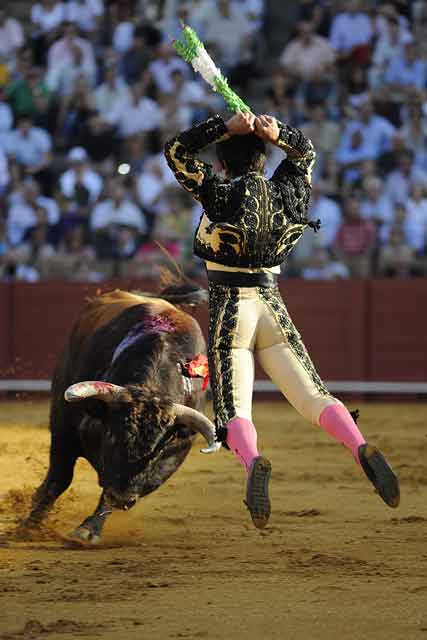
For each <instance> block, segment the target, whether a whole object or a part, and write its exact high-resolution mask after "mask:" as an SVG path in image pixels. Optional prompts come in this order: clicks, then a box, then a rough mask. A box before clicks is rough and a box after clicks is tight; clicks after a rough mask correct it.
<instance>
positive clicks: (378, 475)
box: [358, 444, 400, 508]
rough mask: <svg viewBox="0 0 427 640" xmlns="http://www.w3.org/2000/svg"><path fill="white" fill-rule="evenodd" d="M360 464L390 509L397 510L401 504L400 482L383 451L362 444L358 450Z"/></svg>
mask: <svg viewBox="0 0 427 640" xmlns="http://www.w3.org/2000/svg"><path fill="white" fill-rule="evenodd" d="M358 455H359V460H360V464H361V465H362V469H363V471H364V472H365V473H366V475H367V476H368V478H369V480H370V481H371V482H372V484H373V485H374V487H375V489H376V492H377V493H379V495H380V496H381V498H382V499H383V500H384V502H385V503H386V504H388V506H389V507H393V508H396V507H397V506H398V505H399V502H400V488H399V480H398V479H397V477H396V476H395V475H394V473H393V470H392V468H391V467H390V465H389V464H388V462H387V460H386V459H385V458H384V456H383V454H382V453H381V451H379V450H378V449H377V448H376V447H373V446H372V445H370V444H361V445H360V447H359V449H358Z"/></svg>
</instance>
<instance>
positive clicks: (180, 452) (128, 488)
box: [24, 291, 216, 543]
mask: <svg viewBox="0 0 427 640" xmlns="http://www.w3.org/2000/svg"><path fill="white" fill-rule="evenodd" d="M198 293H199V292H195V293H194V295H193V294H190V298H189V297H188V294H187V295H184V297H183V300H185V301H186V302H192V301H194V300H193V299H192V297H191V296H192V295H193V298H194V299H195V300H197V301H200V300H199V296H198ZM176 300H177V302H179V301H180V296H179V295H178V296H176ZM205 349H206V345H205V341H204V338H203V335H202V332H201V330H200V326H199V324H198V323H197V321H196V320H195V319H194V318H192V317H191V316H190V315H188V314H187V313H185V312H184V311H182V310H181V309H180V308H177V307H175V306H174V305H173V304H171V303H170V302H168V301H166V300H164V299H161V298H152V297H145V296H143V295H139V294H133V293H127V292H124V291H114V292H111V293H107V294H103V295H101V296H98V297H96V298H94V299H93V300H92V301H91V302H89V303H88V304H87V306H86V307H85V309H84V311H83V313H82V314H81V317H80V319H79V320H78V322H77V324H76V325H75V326H74V329H73V331H72V333H71V336H70V338H69V340H68V343H67V345H66V347H65V349H64V351H63V353H62V354H61V356H60V359H59V361H58V364H57V367H56V370H55V374H54V377H53V385H52V401H51V412H50V430H51V448H50V464H49V470H48V473H47V476H46V478H45V480H44V482H43V483H42V484H41V486H40V487H39V488H38V489H37V491H36V492H35V494H34V496H33V502H32V510H31V513H30V515H29V517H28V518H27V520H26V521H25V523H24V524H25V526H27V527H31V526H35V525H38V524H39V523H40V522H41V521H42V519H43V518H44V516H45V515H46V514H47V513H48V511H49V509H50V508H51V507H52V505H53V503H54V502H55V500H56V499H57V498H58V497H59V496H60V495H61V494H62V493H63V492H64V491H65V490H66V489H67V488H68V487H69V485H70V483H71V481H72V477H73V471H74V466H75V463H76V460H77V458H78V457H79V456H81V457H83V458H86V459H87V460H88V461H89V462H90V463H91V465H92V466H93V467H94V468H95V470H96V471H97V473H98V478H99V484H100V485H101V487H102V489H103V491H102V494H101V498H100V501H99V504H98V506H97V508H96V510H95V512H94V513H93V514H92V515H91V516H89V517H88V518H86V520H84V522H82V524H81V525H80V526H79V527H77V529H75V530H74V531H73V533H72V534H71V535H72V536H73V537H74V538H76V539H79V540H84V541H89V542H92V543H94V542H97V541H98V540H99V538H100V535H101V531H102V527H103V525H104V522H105V519H106V517H107V516H108V514H109V513H111V511H112V510H113V509H128V508H130V507H132V506H133V505H134V504H135V503H136V501H137V500H138V499H139V498H141V497H142V496H145V495H147V494H148V493H151V492H152V491H154V490H155V489H157V488H158V487H159V486H160V485H162V484H163V483H164V482H165V481H166V480H167V479H168V478H169V477H170V476H171V475H172V474H173V473H174V472H175V471H176V469H177V468H178V467H179V466H180V465H181V464H182V462H183V461H184V459H185V458H186V456H187V454H188V452H189V451H190V449H191V446H192V441H193V439H194V436H195V434H196V432H201V433H203V435H204V437H205V438H206V440H207V442H208V449H205V450H204V451H208V450H209V451H211V450H215V448H216V445H215V433H214V426H213V424H212V423H211V422H210V421H209V420H208V419H207V418H205V417H204V416H203V415H202V414H201V413H200V411H199V410H200V409H201V408H202V406H203V403H204V395H205V391H204V389H203V388H202V387H204V385H203V379H202V378H198V377H192V378H188V377H186V376H185V375H183V371H185V366H184V367H183V365H185V364H186V363H188V362H190V361H192V360H194V358H195V357H197V355H198V354H201V353H205Z"/></svg>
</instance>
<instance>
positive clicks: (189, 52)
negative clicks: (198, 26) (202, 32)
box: [173, 26, 252, 113]
mask: <svg viewBox="0 0 427 640" xmlns="http://www.w3.org/2000/svg"><path fill="white" fill-rule="evenodd" d="M182 34H183V37H184V42H181V41H180V40H175V41H174V43H173V44H174V47H175V49H176V51H177V53H178V54H179V55H180V56H181V57H182V58H184V60H186V61H187V62H189V63H190V64H191V66H192V67H193V69H194V71H196V72H197V73H200V75H201V76H202V78H203V79H204V80H205V81H206V82H207V83H208V84H210V85H211V87H212V89H213V90H214V91H216V92H217V93H220V94H221V95H222V97H223V98H224V100H225V102H226V103H227V105H228V107H229V108H230V109H231V111H234V112H236V111H241V112H243V113H245V112H250V111H252V109H251V108H250V107H249V106H248V105H247V104H246V103H245V102H243V100H242V99H241V98H239V96H238V95H237V93H236V92H235V91H233V89H232V88H231V87H230V86H229V84H228V81H227V78H225V77H224V76H223V75H222V73H221V70H220V69H218V67H217V66H216V65H215V63H214V61H213V60H212V58H211V57H210V55H209V54H208V52H207V51H206V49H205V45H204V44H203V42H202V41H201V40H200V38H199V36H198V35H197V33H196V32H195V31H194V29H192V28H191V27H188V26H184V27H183V30H182Z"/></svg>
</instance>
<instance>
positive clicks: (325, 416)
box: [319, 403, 366, 462]
mask: <svg viewBox="0 0 427 640" xmlns="http://www.w3.org/2000/svg"><path fill="white" fill-rule="evenodd" d="M319 424H320V426H321V427H322V429H324V430H325V431H326V432H327V433H329V435H330V436H332V437H333V438H335V440H338V442H341V443H342V444H343V445H344V446H345V447H347V449H350V451H351V452H352V454H353V456H354V459H355V460H356V462H359V456H358V454H357V450H358V448H359V447H360V445H361V444H365V442H366V440H365V438H364V437H363V436H362V434H361V433H360V431H359V429H358V428H357V425H356V423H355V422H354V420H353V418H352V417H351V415H350V412H349V411H348V409H346V408H345V407H344V405H342V404H338V403H337V404H332V405H330V406H329V407H326V409H324V410H323V411H322V413H321V414H320V418H319Z"/></svg>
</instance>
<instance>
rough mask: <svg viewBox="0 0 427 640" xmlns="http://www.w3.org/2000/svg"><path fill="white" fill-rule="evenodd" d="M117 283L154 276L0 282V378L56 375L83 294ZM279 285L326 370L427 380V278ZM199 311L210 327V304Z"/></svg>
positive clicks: (350, 376) (347, 375) (144, 286)
mask: <svg viewBox="0 0 427 640" xmlns="http://www.w3.org/2000/svg"><path fill="white" fill-rule="evenodd" d="M119 286H121V287H122V288H127V289H131V288H138V289H140V290H147V291H148V290H150V289H152V288H153V286H155V283H153V282H148V283H147V282H145V283H144V282H141V281H138V282H137V283H135V282H134V283H131V282H129V281H127V282H121V283H119V282H114V283H112V282H109V283H102V285H92V284H87V285H86V284H77V283H76V284H74V283H57V282H46V283H39V284H26V283H13V284H0V378H3V379H7V378H17V379H23V378H31V379H46V378H50V377H51V376H52V373H53V369H54V365H55V361H56V359H57V357H58V354H59V352H60V351H61V349H62V347H63V345H64V344H65V341H66V339H67V336H68V333H69V331H70V329H71V327H72V325H73V323H74V322H75V320H76V319H77V317H78V315H79V313H80V311H81V309H82V307H83V305H84V302H85V299H86V298H88V297H90V296H93V295H95V294H96V292H97V291H106V290H109V289H112V288H116V287H119ZM281 290H282V295H283V298H284V300H285V302H286V304H287V306H288V309H289V311H290V313H291V315H292V317H293V319H294V322H295V324H296V326H297V327H298V329H299V331H300V333H301V334H302V337H303V339H304V342H305V343H306V345H307V348H308V349H309V352H310V354H311V356H312V358H313V360H314V362H315V364H316V366H317V368H318V370H319V372H320V374H321V376H322V377H323V378H325V379H327V380H377V381H378V380H383V381H419V382H425V381H426V380H427V364H426V353H427V280H426V279H423V280H421V279H420V280H409V281H349V282H345V281H336V282H306V281H301V280H285V281H284V282H283V283H282V285H281ZM196 315H197V317H198V319H199V321H200V322H201V324H202V326H203V328H204V330H206V327H207V310H206V309H202V310H199V311H198V312H197V314H196ZM262 375H263V374H262V373H261V372H259V376H260V377H262Z"/></svg>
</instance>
